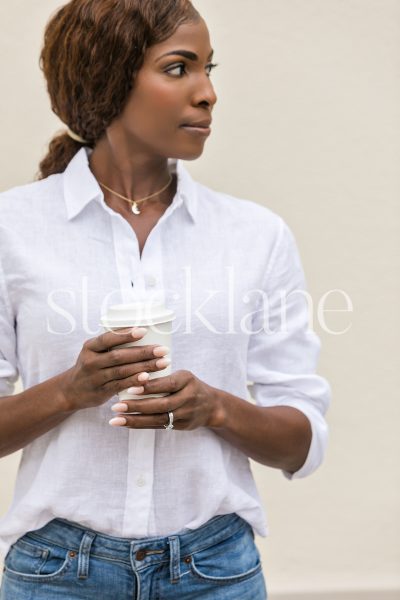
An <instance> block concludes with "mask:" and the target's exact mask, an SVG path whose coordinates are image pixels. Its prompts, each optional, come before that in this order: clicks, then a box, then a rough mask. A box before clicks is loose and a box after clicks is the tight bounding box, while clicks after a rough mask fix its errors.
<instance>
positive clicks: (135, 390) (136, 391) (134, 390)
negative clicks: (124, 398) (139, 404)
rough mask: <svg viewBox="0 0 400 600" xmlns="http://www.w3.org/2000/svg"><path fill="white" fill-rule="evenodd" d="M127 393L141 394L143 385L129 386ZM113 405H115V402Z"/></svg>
mask: <svg viewBox="0 0 400 600" xmlns="http://www.w3.org/2000/svg"><path fill="white" fill-rule="evenodd" d="M126 391H127V392H128V394H142V393H143V392H144V387H143V386H142V385H141V386H140V387H130V388H128V389H127V390H126ZM115 406H117V405H116V404H115Z"/></svg>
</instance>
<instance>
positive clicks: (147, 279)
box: [144, 275, 157, 287]
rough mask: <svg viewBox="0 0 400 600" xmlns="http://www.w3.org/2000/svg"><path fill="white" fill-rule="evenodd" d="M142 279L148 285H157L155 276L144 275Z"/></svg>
mask: <svg viewBox="0 0 400 600" xmlns="http://www.w3.org/2000/svg"><path fill="white" fill-rule="evenodd" d="M144 280H145V282H146V285H148V286H149V287H154V286H155V285H157V278H156V277H155V276H154V275H145V277H144Z"/></svg>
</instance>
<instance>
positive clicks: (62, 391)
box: [56, 370, 78, 413]
mask: <svg viewBox="0 0 400 600" xmlns="http://www.w3.org/2000/svg"><path fill="white" fill-rule="evenodd" d="M68 375H69V370H68V371H65V372H64V373H61V374H60V375H59V376H58V378H57V393H56V400H57V403H58V406H59V408H60V412H62V413H73V412H75V411H76V410H78V409H77V407H76V405H75V403H74V400H73V398H72V397H71V394H70V392H69V391H68V382H67V378H68Z"/></svg>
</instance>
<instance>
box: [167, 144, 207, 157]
mask: <svg viewBox="0 0 400 600" xmlns="http://www.w3.org/2000/svg"><path fill="white" fill-rule="evenodd" d="M203 152H204V147H203V148H198V149H197V150H195V149H194V148H192V149H191V150H182V151H181V152H175V153H174V154H170V158H180V159H182V160H196V159H197V158H199V157H200V156H201V155H202V154H203Z"/></svg>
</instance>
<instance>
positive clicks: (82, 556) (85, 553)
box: [78, 531, 96, 579]
mask: <svg viewBox="0 0 400 600" xmlns="http://www.w3.org/2000/svg"><path fill="white" fill-rule="evenodd" d="M95 537H96V534H95V533H94V532H93V531H85V533H84V535H83V538H82V541H81V545H80V546H79V560H78V579H87V577H88V575H89V556H90V548H91V546H92V543H93V540H94V538H95Z"/></svg>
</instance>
